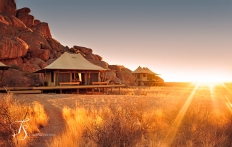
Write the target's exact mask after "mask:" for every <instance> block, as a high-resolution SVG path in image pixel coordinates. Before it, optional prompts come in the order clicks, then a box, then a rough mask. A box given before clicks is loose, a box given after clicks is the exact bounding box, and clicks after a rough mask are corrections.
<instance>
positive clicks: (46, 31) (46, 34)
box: [31, 22, 52, 38]
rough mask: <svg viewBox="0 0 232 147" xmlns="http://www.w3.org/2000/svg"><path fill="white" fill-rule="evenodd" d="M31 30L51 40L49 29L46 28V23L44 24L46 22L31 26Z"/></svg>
mask: <svg viewBox="0 0 232 147" xmlns="http://www.w3.org/2000/svg"><path fill="white" fill-rule="evenodd" d="M31 29H32V30H33V31H37V32H39V33H40V34H42V35H43V36H44V37H46V38H48V37H50V38H52V35H51V32H50V28H49V26H48V23H46V22H40V23H38V24H37V25H34V26H32V27H31Z"/></svg>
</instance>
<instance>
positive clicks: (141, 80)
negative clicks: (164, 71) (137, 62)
mask: <svg viewBox="0 0 232 147" xmlns="http://www.w3.org/2000/svg"><path fill="white" fill-rule="evenodd" d="M132 74H133V75H134V76H135V77H136V78H137V81H138V85H140V86H143V85H153V84H154V83H155V82H157V79H156V76H157V75H159V74H156V73H154V72H153V71H151V70H150V69H149V68H147V67H143V68H142V67H140V66H139V67H138V68H137V69H136V70H135V71H133V72H132Z"/></svg>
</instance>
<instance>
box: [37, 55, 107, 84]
mask: <svg viewBox="0 0 232 147" xmlns="http://www.w3.org/2000/svg"><path fill="white" fill-rule="evenodd" d="M106 70H107V69H104V68H102V67H100V66H97V65H94V64H92V63H91V62H89V61H88V60H86V59H85V58H84V57H83V56H82V55H81V54H80V53H78V54H76V53H68V52H65V53H63V54H62V55H61V56H60V57H59V58H58V59H56V60H55V61H54V62H53V63H51V64H50V65H48V66H46V67H45V68H44V69H42V70H39V71H37V72H36V73H41V72H42V73H45V82H46V84H47V85H48V86H56V85H59V83H60V82H72V81H74V80H78V81H80V82H81V83H82V84H83V85H90V84H91V83H92V82H98V81H100V72H103V71H106Z"/></svg>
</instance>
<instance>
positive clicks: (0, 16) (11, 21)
mask: <svg viewBox="0 0 232 147" xmlns="http://www.w3.org/2000/svg"><path fill="white" fill-rule="evenodd" d="M0 22H2V23H4V24H6V25H9V26H13V27H15V28H16V29H18V30H23V29H25V28H26V25H25V24H24V23H23V22H22V21H21V20H19V19H18V18H16V17H15V16H13V15H10V14H8V13H5V12H0Z"/></svg>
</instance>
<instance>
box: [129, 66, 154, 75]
mask: <svg viewBox="0 0 232 147" xmlns="http://www.w3.org/2000/svg"><path fill="white" fill-rule="evenodd" d="M132 73H146V74H155V75H158V74H156V73H154V72H153V71H151V70H150V69H149V68H147V67H143V68H142V67H140V66H139V67H138V68H137V69H136V70H135V71H133V72H132Z"/></svg>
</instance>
